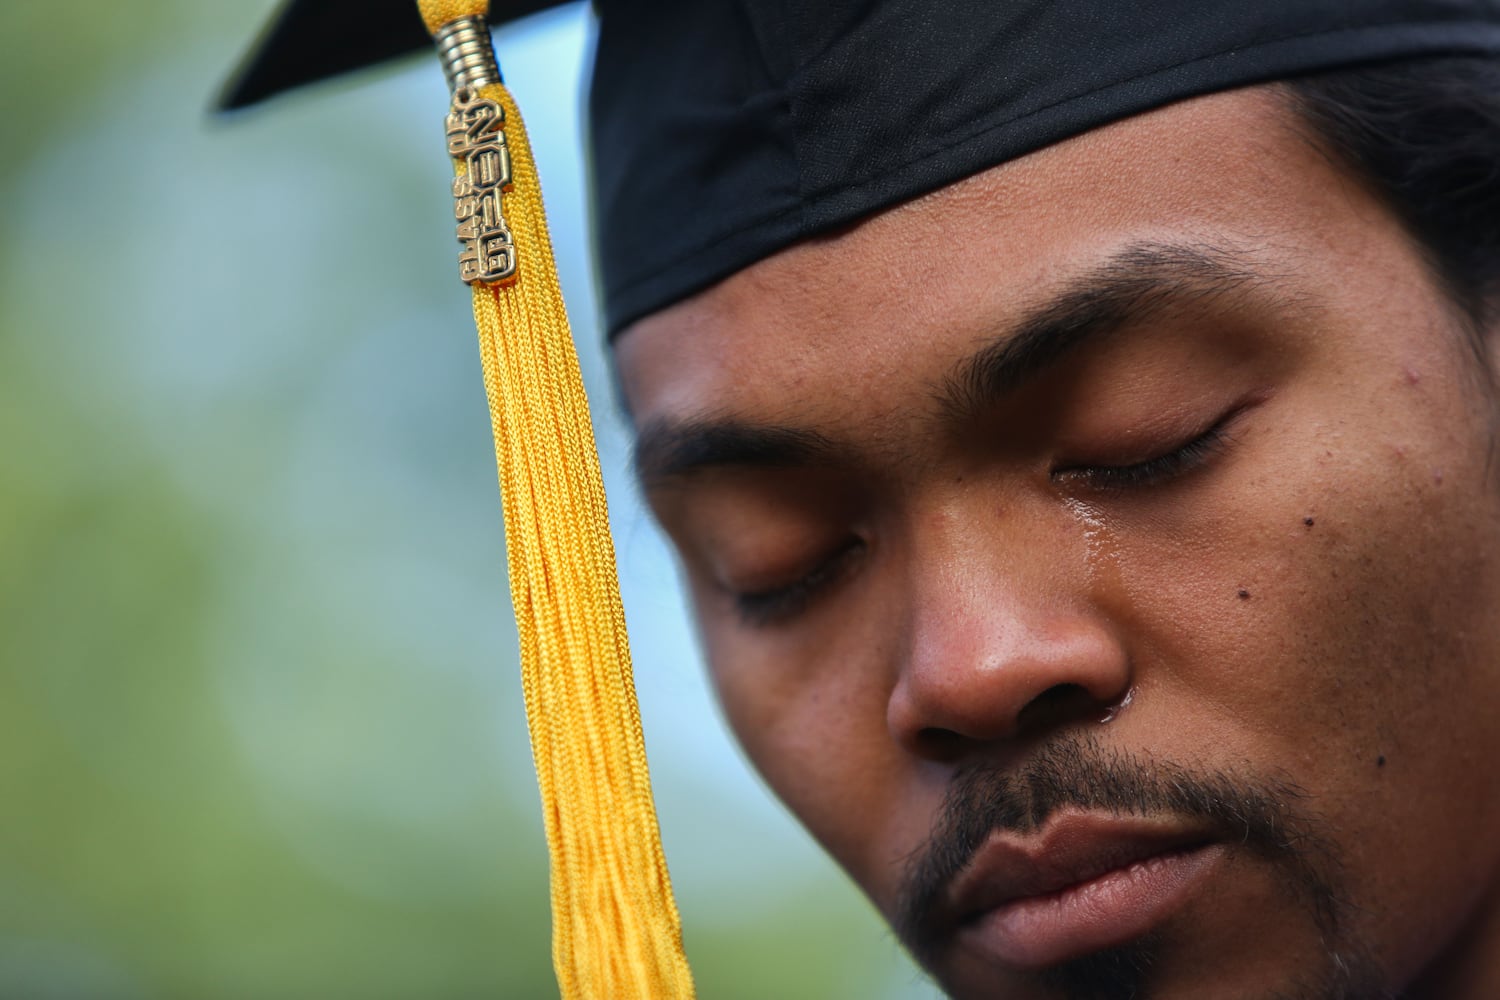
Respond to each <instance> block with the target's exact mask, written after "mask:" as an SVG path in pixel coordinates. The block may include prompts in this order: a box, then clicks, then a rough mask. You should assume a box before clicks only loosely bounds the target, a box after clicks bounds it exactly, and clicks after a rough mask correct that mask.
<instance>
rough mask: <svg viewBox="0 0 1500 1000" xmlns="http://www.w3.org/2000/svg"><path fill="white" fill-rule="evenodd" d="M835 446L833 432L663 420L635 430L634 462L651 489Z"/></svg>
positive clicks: (798, 461) (790, 460)
mask: <svg viewBox="0 0 1500 1000" xmlns="http://www.w3.org/2000/svg"><path fill="white" fill-rule="evenodd" d="M833 450H834V449H833V442H831V441H830V440H829V439H828V438H826V437H824V436H823V435H821V434H819V433H817V432H816V431H810V430H806V429H803V428H797V427H777V426H771V425H765V424H749V423H745V422H743V421H739V420H734V419H732V418H725V419H712V418H710V419H703V420H689V421H682V422H679V421H659V422H656V423H651V424H647V425H646V426H645V427H643V428H641V431H640V433H639V434H638V435H637V436H636V443H635V463H634V464H635V473H636V477H637V478H638V479H640V481H641V484H642V485H643V486H645V488H646V489H648V490H649V489H652V488H656V487H660V486H662V485H664V484H665V483H667V482H668V481H669V480H673V479H680V478H682V477H684V476H687V475H690V474H692V473H694V472H701V471H704V470H706V469H710V468H715V467H722V466H729V465H738V466H755V467H761V468H776V467H785V466H793V465H807V464H810V463H812V462H815V461H817V460H818V459H820V458H824V457H826V456H828V455H829V454H831V453H832V451H833Z"/></svg>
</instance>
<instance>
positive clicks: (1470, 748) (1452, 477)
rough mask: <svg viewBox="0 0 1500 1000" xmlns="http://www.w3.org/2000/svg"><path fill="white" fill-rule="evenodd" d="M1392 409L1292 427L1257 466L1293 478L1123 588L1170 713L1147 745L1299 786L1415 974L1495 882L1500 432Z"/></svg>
mask: <svg viewBox="0 0 1500 1000" xmlns="http://www.w3.org/2000/svg"><path fill="white" fill-rule="evenodd" d="M1383 402H1385V403H1387V404H1388V405H1389V409H1390V411H1391V412H1383V413H1376V412H1370V413H1365V414H1360V415H1359V416H1358V419H1357V420H1356V421H1353V422H1352V425H1357V426H1359V427H1361V428H1362V429H1361V430H1359V431H1358V432H1356V431H1355V430H1352V429H1345V428H1341V427H1340V428H1329V427H1320V426H1319V425H1317V424H1316V423H1315V422H1314V421H1312V420H1311V419H1308V420H1296V419H1292V420H1288V421H1283V422H1282V426H1284V427H1287V428H1293V429H1288V430H1286V431H1284V432H1282V433H1280V434H1279V435H1277V436H1276V439H1275V440H1271V439H1269V438H1268V439H1267V440H1263V441H1259V442H1257V443H1256V445H1255V447H1256V451H1257V454H1258V455H1259V456H1260V458H1259V459H1258V460H1257V461H1256V463H1255V464H1254V467H1255V468H1259V469H1270V470H1273V471H1270V472H1266V473H1264V474H1258V475H1255V476H1253V477H1248V476H1241V477H1240V478H1238V479H1237V480H1236V481H1235V482H1234V483H1233V484H1228V485H1226V486H1225V488H1224V489H1223V490H1222V491H1221V492H1220V493H1218V494H1216V498H1217V500H1218V501H1219V502H1218V503H1216V504H1214V505H1213V506H1212V507H1211V508H1209V509H1207V510H1206V511H1205V510H1200V511H1199V513H1198V514H1196V515H1195V517H1194V523H1193V525H1192V526H1191V528H1188V527H1187V526H1185V525H1184V526H1180V530H1179V531H1177V532H1175V533H1173V534H1172V536H1171V537H1163V535H1161V534H1156V535H1153V536H1152V544H1149V545H1145V544H1142V545H1135V546H1129V547H1127V548H1125V549H1123V550H1122V555H1121V576H1122V580H1123V581H1125V584H1126V585H1125V587H1124V589H1125V590H1126V591H1127V592H1128V594H1129V596H1128V597H1127V599H1126V602H1125V603H1126V605H1127V607H1128V612H1127V613H1128V614H1131V615H1133V616H1134V617H1135V623H1134V625H1133V634H1134V635H1136V636H1137V637H1138V641H1139V642H1140V644H1141V648H1139V649H1138V650H1137V651H1136V658H1137V661H1138V662H1140V663H1143V664H1144V665H1145V666H1144V667H1143V670H1142V678H1143V679H1142V685H1141V686H1142V688H1143V691H1142V697H1141V699H1140V702H1141V703H1142V705H1143V706H1146V705H1151V704H1154V705H1155V709H1156V712H1155V714H1152V713H1150V712H1142V713H1141V715H1142V716H1143V717H1144V720H1143V721H1141V722H1140V725H1141V726H1142V727H1143V728H1145V727H1150V726H1153V725H1154V726H1156V727H1158V728H1159V729H1160V730H1161V731H1160V732H1156V733H1150V734H1141V735H1140V738H1141V739H1142V740H1143V741H1145V742H1146V745H1148V746H1153V745H1154V746H1156V747H1160V748H1162V752H1164V753H1168V754H1170V752H1171V746H1172V745H1173V743H1174V742H1175V743H1176V745H1177V746H1178V747H1179V748H1180V750H1181V752H1183V753H1186V754H1189V755H1193V748H1197V749H1198V750H1200V751H1201V749H1202V748H1204V747H1212V748H1214V750H1213V754H1214V756H1215V758H1216V760H1217V763H1219V764H1220V766H1226V767H1231V768H1233V767H1236V766H1243V767H1250V768H1254V769H1255V770H1257V771H1259V772H1261V773H1267V774H1273V775H1278V776H1281V777H1284V778H1288V779H1290V780H1291V781H1292V782H1294V783H1295V784H1296V785H1298V786H1300V787H1301V788H1302V789H1303V790H1304V791H1305V792H1306V793H1307V798H1306V800H1305V801H1304V802H1303V803H1302V806H1303V807H1305V808H1306V809H1307V811H1309V812H1310V813H1312V814H1314V815H1316V816H1317V818H1318V819H1319V820H1321V821H1322V822H1323V823H1325V824H1326V825H1327V827H1328V828H1329V832H1330V834H1331V836H1332V838H1333V839H1334V841H1335V842H1336V843H1337V844H1338V845H1339V847H1340V849H1341V851H1342V852H1343V855H1344V856H1343V859H1342V860H1343V863H1344V866H1345V868H1346V869H1347V872H1346V875H1347V878H1348V881H1349V886H1348V893H1349V895H1350V896H1351V897H1353V898H1354V901H1355V902H1356V903H1358V904H1359V906H1361V907H1362V908H1363V911H1364V914H1365V915H1364V916H1363V917H1362V918H1361V919H1362V920H1363V921H1365V922H1366V926H1365V928H1364V930H1365V932H1366V933H1367V934H1368V935H1369V936H1371V937H1373V938H1374V939H1375V940H1382V941H1384V942H1386V943H1387V945H1386V947H1385V948H1384V953H1385V954H1386V955H1387V956H1388V958H1389V959H1390V961H1391V962H1392V963H1393V965H1395V966H1400V965H1401V964H1403V963H1404V962H1405V961H1407V959H1405V958H1404V957H1403V956H1404V955H1419V954H1423V953H1424V949H1426V953H1430V949H1429V948H1428V945H1427V943H1425V942H1424V940H1423V932H1422V931H1421V930H1419V931H1418V932H1417V933H1414V932H1413V928H1418V929H1423V928H1425V929H1426V935H1427V937H1428V939H1429V940H1431V941H1437V940H1441V939H1442V935H1443V934H1444V933H1445V929H1451V927H1452V925H1453V922H1454V921H1455V920H1456V919H1457V918H1458V914H1460V912H1461V911H1463V910H1464V909H1465V907H1466V906H1468V905H1469V904H1470V903H1472V898H1471V896H1470V893H1471V891H1472V890H1471V888H1470V887H1472V886H1473V885H1476V884H1480V883H1481V882H1482V881H1483V877H1482V875H1481V874H1480V873H1483V872H1486V871H1488V870H1490V869H1492V868H1493V867H1494V857H1493V855H1494V852H1495V845H1494V844H1493V843H1492V841H1493V836H1492V834H1489V833H1487V831H1492V830H1494V829H1495V828H1496V823H1497V820H1500V816H1496V815H1495V814H1494V807H1493V806H1491V805H1490V803H1493V802H1495V801H1496V798H1497V792H1500V788H1497V787H1496V781H1495V779H1494V778H1493V777H1491V774H1492V773H1493V771H1492V769H1490V768H1488V767H1483V768H1481V767H1476V766H1475V761H1476V760H1479V759H1492V758H1491V757H1490V755H1492V754H1494V753H1496V752H1500V746H1496V740H1495V738H1494V736H1493V735H1492V727H1491V725H1490V723H1489V718H1490V716H1491V715H1492V711H1493V706H1494V705H1495V704H1496V702H1497V698H1500V690H1497V683H1496V681H1497V677H1496V670H1495V669H1494V666H1493V660H1494V653H1495V650H1496V649H1497V648H1500V636H1497V635H1496V634H1495V633H1496V630H1495V626H1494V625H1493V624H1492V619H1493V618H1494V617H1495V616H1494V615H1493V614H1492V610H1493V609H1494V608H1496V607H1497V603H1500V602H1497V596H1500V581H1497V578H1496V573H1495V565H1494V560H1493V559H1492V558H1491V556H1492V553H1493V552H1494V549H1495V539H1496V538H1497V525H1496V516H1495V506H1496V504H1495V495H1494V492H1493V489H1494V488H1493V486H1492V485H1491V484H1489V483H1488V482H1486V477H1485V468H1486V455H1485V445H1484V442H1485V440H1486V435H1485V432H1484V431H1483V430H1482V429H1479V428H1476V427H1474V426H1473V418H1472V415H1471V414H1467V413H1465V412H1462V410H1461V408H1457V407H1455V408H1454V409H1453V412H1448V413H1439V412H1436V411H1435V409H1434V408H1433V407H1431V406H1427V405H1419V404H1422V400H1420V399H1416V398H1408V399H1405V400H1404V401H1403V400H1399V399H1398V400H1394V401H1393V400H1384V401H1383ZM1403 402H1404V404H1405V406H1404V408H1403V407H1402V406H1401V405H1399V404H1401V403H1403ZM1295 428H1310V429H1309V430H1300V429H1295ZM1465 428H1467V430H1465ZM1266 455H1275V456H1278V458H1277V460H1276V461H1275V462H1269V461H1267V460H1265V456H1266ZM1249 466H1250V463H1249V462H1247V463H1246V467H1249ZM1309 521H1311V523H1308V522H1309ZM1141 537H1142V538H1144V537H1145V536H1141ZM1185 568H1186V569H1185ZM1197 755H1198V756H1201V753H1200V754H1197ZM1241 762H1243V763H1241ZM1435 843H1436V844H1441V845H1443V846H1442V849H1441V850H1433V844H1435ZM1393 942H1394V943H1393ZM1412 960H1413V961H1414V959H1412Z"/></svg>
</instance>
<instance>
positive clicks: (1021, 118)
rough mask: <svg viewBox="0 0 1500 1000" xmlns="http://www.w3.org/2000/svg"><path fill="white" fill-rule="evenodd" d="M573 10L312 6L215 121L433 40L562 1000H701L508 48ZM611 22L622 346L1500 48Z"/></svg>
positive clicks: (924, 5) (665, 15)
mask: <svg viewBox="0 0 1500 1000" xmlns="http://www.w3.org/2000/svg"><path fill="white" fill-rule="evenodd" d="M555 5H556V4H555V0H494V3H493V5H492V6H491V5H487V4H486V0H417V2H416V3H415V4H414V3H413V0H291V2H289V3H288V4H287V5H286V6H285V7H284V8H283V9H282V10H281V12H280V13H279V15H278V16H277V18H276V20H275V21H274V23H273V24H272V26H271V27H270V29H269V30H268V31H267V32H266V34H265V35H264V36H263V37H262V39H261V41H260V42H259V43H258V45H257V47H256V48H255V49H254V50H253V51H252V53H251V55H250V57H249V58H248V60H247V61H246V63H245V64H244V66H243V68H242V69H241V71H240V73H239V74H238V75H237V76H236V78H235V79H234V80H233V82H232V83H231V84H230V86H229V87H228V88H227V89H226V91H225V95H224V98H223V106H224V107H226V108H233V107H241V106H244V105H247V104H251V103H254V102H257V101H260V100H262V99H264V98H267V97H270V96H272V95H274V94H276V93H279V92H281V91H283V90H286V89H289V88H292V87H296V86H300V85H302V84H304V83H309V82H313V81H316V80H319V79H322V78H325V77H328V76H332V75H335V74H338V73H341V72H344V71H347V70H351V69H355V68H358V67H361V66H365V65H369V64H372V63H376V62H381V61H384V60H386V59H389V58H393V57H397V56H400V55H402V54H404V53H407V52H409V51H415V50H418V49H424V48H427V47H428V46H429V45H430V44H431V41H430V40H429V39H430V38H435V39H436V42H437V47H438V50H439V52H440V54H441V56H442V59H443V63H444V69H445V71H446V73H447V76H448V80H449V83H450V86H451V87H452V88H453V94H454V96H453V103H452V106H451V108H450V111H449V114H448V118H447V121H446V132H447V138H448V149H449V153H450V155H452V156H453V157H454V164H455V182H454V194H455V218H456V220H457V225H458V234H459V239H460V243H461V273H462V276H463V277H464V280H465V281H468V282H469V283H470V284H471V285H472V289H473V297H474V307H475V318H476V321H477V323H478V326H479V330H480V342H481V351H482V356H483V359H484V366H485V385H486V390H487V392H488V394H489V400H490V409H491V414H492V417H493V419H494V424H495V434H496V454H497V458H498V460H499V466H500V479H501V486H502V493H503V499H504V506H505V521H506V538H507V547H508V549H509V553H510V572H511V586H512V591H513V597H514V600H515V603H516V612H517V621H518V623H519V627H520V631H521V647H522V675H523V685H524V686H525V689H526V699H527V712H528V719H529V722H530V725H531V731H532V742H533V749H534V751H535V754H536V758H537V770H538V778H539V782H540V784H541V787H542V797H543V803H544V817H545V821H546V824H547V835H548V843H549V846H550V848H551V851H552V893H553V920H554V948H553V953H554V962H555V965H556V967H557V972H558V977H559V981H560V983H561V985H562V991H563V995H564V996H565V997H575V996H583V997H610V998H626V997H653V998H654V997H679V996H689V995H691V993H692V983H691V978H690V976H689V973H688V969H687V964H686V960H685V959H684V957H683V953H682V947H681V932H680V927H679V922H678V916H677V911H676V908H675V905H674V904H673V902H672V896H671V889H670V885H669V882H668V878H667V871H666V865H665V862H664V860H663V858H662V854H661V847H660V841H659V837H658V835H657V828H656V820H655V815H654V812H653V809H652V804H651V795H650V786H649V780H648V778H647V776H646V769H645V757H644V748H643V744H642V741H641V733H640V721H639V716H638V714H637V712H636V706H635V695H634V689H633V686H632V683H631V677H630V665H629V653H628V649H627V647H626V642H625V633H624V620H623V615H622V613H621V611H620V601H619V594H618V586H617V584H616V582H615V572H614V561H613V554H612V550H611V548H610V542H609V534H608V526H607V524H606V523H605V520H604V517H605V515H604V500H603V494H602V488H601V487H600V482H599V471H598V460H597V456H596V455H595V453H594V449H593V438H592V431H591V429H590V427H589V423H588V409H587V405H586V402H585V401H584V398H583V390H582V385H581V381H580V380H579V377H578V371H577V359H576V355H575V354H574V348H573V344H572V339H571V335H570V333H569V331H568V328H567V320H566V316H565V314H564V311H563V305H562V300H561V297H560V293H559V292H558V289H557V281H556V277H555V275H554V274H553V267H552V259H551V249H550V246H549V245H548V241H547V234H546V225H545V220H544V219H543V215H542V208H541V201H540V194H539V191H538V187H537V182H536V176H535V168H534V165H533V163H532V161H531V156H530V152H529V150H528V148H527V145H526V139H525V133H524V130H523V129H522V127H521V122H520V117H519V113H518V112H517V110H516V108H515V105H514V102H513V101H512V100H511V99H510V96H509V95H508V94H507V93H506V92H505V90H504V87H503V85H501V83H500V74H499V71H498V68H497V67H496V66H495V65H494V60H493V54H492V51H491V49H490V46H489V37H488V28H487V27H486V17H487V18H488V21H489V23H499V22H501V21H504V20H509V19H511V18H515V17H519V16H522V15H524V14H529V13H533V12H535V11H538V10H541V9H543V8H546V7H550V6H555ZM487 7H489V9H486V8H487ZM419 10H420V13H419ZM595 11H596V13H597V15H598V17H599V37H598V45H597V50H596V58H595V65H594V69H593V78H592V85H591V96H590V140H591V146H592V167H593V177H592V183H593V189H594V196H595V219H596V223H597V230H598V231H597V233H596V237H595V238H596V245H597V255H598V262H599V270H600V273H601V276H602V280H603V286H604V287H603V289H602V291H603V298H604V303H605V313H606V323H607V327H608V332H609V334H610V335H611V336H614V335H617V334H619V333H620V332H621V331H623V330H625V329H627V328H628V326H629V324H630V323H631V322H632V321H633V320H635V319H638V318H640V317H641V316H644V315H646V314H648V313H651V312H653V311H655V310H658V309H661V308H663V307H665V306H667V305H669V304H671V303H673V302H676V301H679V300H681V299H682V298H684V297H685V296H688V295H691V294H692V293H694V292H696V291H698V290H701V289H703V288H705V287H707V286H708V285H710V284H712V283H714V282H716V281H718V280H720V279H722V278H724V277H727V276H728V275H730V274H732V273H734V272H735V271H737V270H739V269H741V268H743V267H745V266H747V265H749V264H751V263H753V262H755V261H757V260H760V259H762V258H764V257H766V256H769V255H770V254H773V253H775V252H777V251H778V250H781V249H784V248H786V247H788V246H790V245H792V244H793V243H796V242H798V241H800V240H803V239H806V238H808V237H812V236H815V235H818V234H820V233H826V232H830V231H833V230H836V229H838V228H840V227H842V226H846V225H849V224H851V223H853V222H856V221H858V220H859V219H862V218H864V217H867V216H869V215H870V214H872V213H874V212H877V211H880V210H881V209H884V208H887V207H889V206H892V205H895V204H898V203H900V202H903V201H906V200H909V199H911V198H913V197H916V196H918V195H920V194H923V193H925V192H928V191H932V190H935V189H937V188H939V187H942V186H944V185H946V184H949V183H953V182H955V181H958V180H960V179H962V178H964V177H967V176H969V175H971V174H974V173H976V172H978V171H980V170H983V169H985V168H988V167H991V166H995V165H997V164H1000V163H1004V162H1006V161H1008V160H1012V159H1015V158H1017V157H1020V156H1024V155H1025V154H1027V153H1029V152H1032V151H1034V150H1037V149H1040V148H1042V147H1044V146H1047V145H1050V144H1052V143H1055V142H1059V141H1061V140H1064V139H1067V138H1068V137H1070V136H1074V135H1078V134H1080V133H1083V132H1086V131H1088V130H1090V129H1093V128H1096V127H1098V126H1101V125H1104V124H1107V123H1109V122H1112V121H1115V120H1118V119H1120V118H1124V117H1126V116H1129V115H1132V114H1136V113H1139V112H1142V111H1146V110H1149V109H1151V108H1155V107H1159V106H1162V105H1165V104H1168V103H1171V102H1173V101H1177V100H1181V99H1184V98H1187V97H1192V96H1195V95H1199V94H1204V93H1209V92H1213V91H1218V90H1223V89H1226V88H1231V87H1236V86H1242V85H1248V84H1253V83H1258V82H1263V81H1267V80H1275V79H1284V78H1287V77H1291V76H1296V75H1301V74H1308V73H1315V72H1320V71H1325V70H1330V69H1336V68H1343V67H1348V66H1352V65H1356V64H1360V63H1369V62H1376V61H1381V60H1389V59H1398V58H1412V57H1421V56H1428V55H1446V54H1455V53H1484V52H1489V53H1493V52H1496V51H1500V0H1248V2H1247V0H1218V2H1214V0H1135V2H1130V3H1122V2H1120V0H1072V2H1066V3H1064V2H1057V0H1051V2H1049V0H595ZM906 252H908V253H921V252H923V248H921V247H908V248H906ZM914 294H915V292H914Z"/></svg>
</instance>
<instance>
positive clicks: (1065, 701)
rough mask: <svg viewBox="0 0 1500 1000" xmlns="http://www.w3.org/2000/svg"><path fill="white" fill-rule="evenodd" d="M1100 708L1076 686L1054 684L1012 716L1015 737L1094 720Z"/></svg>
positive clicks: (1086, 693) (1096, 702)
mask: <svg viewBox="0 0 1500 1000" xmlns="http://www.w3.org/2000/svg"><path fill="white" fill-rule="evenodd" d="M1102 708H1103V706H1101V705H1100V704H1099V702H1098V700H1097V699H1096V698H1095V697H1094V696H1093V695H1091V694H1089V692H1088V690H1087V689H1085V688H1084V687H1083V686H1082V685H1080V684H1054V685H1053V686H1052V687H1049V688H1048V689H1047V690H1045V691H1043V692H1042V693H1041V694H1039V695H1037V696H1036V697H1035V698H1033V699H1031V701H1029V702H1027V703H1026V706H1025V707H1024V708H1022V709H1021V713H1020V715H1018V716H1016V733H1017V735H1026V734H1029V733H1035V732H1040V731H1045V730H1047V729H1053V728H1056V727H1058V726H1063V725H1066V724H1068V723H1070V722H1078V721H1081V720H1084V719H1089V720H1095V719H1097V718H1098V717H1099V712H1100V710H1101V709H1102Z"/></svg>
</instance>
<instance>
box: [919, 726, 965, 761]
mask: <svg viewBox="0 0 1500 1000" xmlns="http://www.w3.org/2000/svg"><path fill="white" fill-rule="evenodd" d="M972 742H973V741H972V740H970V739H969V738H968V737H966V736H964V735H963V734H962V733H955V732H954V731H953V730H951V729H943V728H941V727H939V726H928V727H927V728H925V729H922V730H921V731H919V732H918V733H917V743H918V745H919V746H920V747H921V750H922V754H923V756H925V757H927V758H929V759H931V760H939V761H951V760H954V759H956V758H957V757H959V756H960V755H962V754H963V753H964V751H965V748H966V747H968V746H969V745H970V744H971V743H972Z"/></svg>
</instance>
